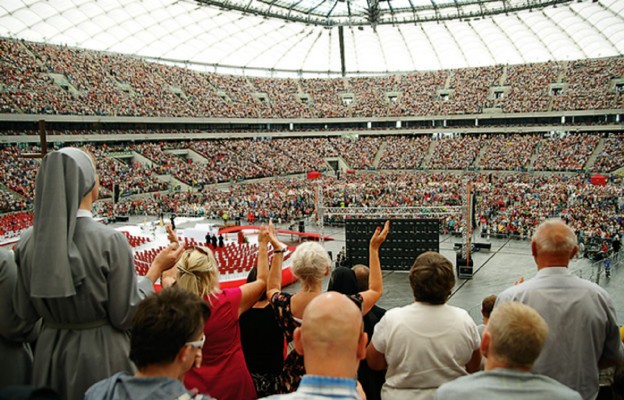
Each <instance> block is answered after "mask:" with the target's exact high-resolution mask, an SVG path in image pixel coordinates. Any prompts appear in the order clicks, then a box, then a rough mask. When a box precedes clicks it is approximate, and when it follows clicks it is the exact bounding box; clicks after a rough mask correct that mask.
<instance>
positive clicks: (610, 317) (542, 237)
mask: <svg viewBox="0 0 624 400" xmlns="http://www.w3.org/2000/svg"><path fill="white" fill-rule="evenodd" d="M531 252H532V254H533V258H534V260H535V263H536V264H537V274H536V275H535V277H534V278H532V279H530V280H527V281H526V282H524V283H521V284H519V285H517V286H513V287H511V288H509V289H507V290H505V291H504V292H503V293H501V294H500V295H499V296H498V299H497V301H496V306H495V309H496V307H497V306H498V305H499V304H501V303H503V302H506V301H510V300H511V301H518V302H521V303H524V304H527V305H529V306H531V307H533V308H534V309H535V310H537V312H538V313H539V314H540V315H541V316H542V317H543V318H544V320H546V323H547V324H548V328H549V330H550V334H549V335H548V339H547V340H546V343H545V345H544V349H543V350H542V352H541V354H540V355H539V357H538V358H537V360H536V361H535V364H534V366H533V372H534V373H538V374H543V375H546V376H549V377H551V378H553V379H556V380H558V381H559V382H561V383H563V384H564V385H566V386H568V387H570V388H572V389H574V390H576V391H577V392H579V393H580V394H581V396H582V397H583V399H587V400H589V399H595V398H596V396H597V394H598V390H599V383H598V371H599V369H601V368H607V367H609V366H613V365H615V364H616V363H617V362H618V360H622V359H623V358H624V353H623V350H622V343H621V342H620V335H619V330H618V326H617V322H616V321H617V320H616V317H615V309H614V307H613V303H612V301H611V298H610V297H609V295H608V293H607V292H606V291H605V290H604V289H602V288H601V287H600V286H598V285H596V284H594V283H592V282H589V281H587V280H583V279H580V278H579V277H577V276H576V275H574V274H572V273H570V271H569V270H568V264H569V262H570V260H571V259H572V258H573V257H574V256H575V255H576V253H577V252H578V245H577V240H576V235H575V234H574V232H573V231H572V229H570V228H569V227H568V226H567V225H566V224H565V223H564V222H563V221H562V220H559V219H551V220H547V221H545V222H543V223H542V224H541V225H540V226H539V227H538V228H537V229H536V231H535V234H534V236H533V241H532V242H531Z"/></svg>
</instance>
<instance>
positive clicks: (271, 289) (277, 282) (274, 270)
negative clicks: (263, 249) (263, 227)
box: [266, 222, 286, 300]
mask: <svg viewBox="0 0 624 400" xmlns="http://www.w3.org/2000/svg"><path fill="white" fill-rule="evenodd" d="M269 239H270V241H271V245H272V246H273V248H274V249H275V251H274V253H273V262H272V263H271V270H270V271H269V280H268V281H267V287H266V291H267V298H268V299H269V300H270V299H271V296H273V294H274V293H277V292H279V291H280V290H281V289H282V261H283V260H284V251H285V250H286V246H285V245H283V244H282V243H281V242H280V241H279V240H277V236H276V235H275V228H273V223H272V222H270V223H269Z"/></svg>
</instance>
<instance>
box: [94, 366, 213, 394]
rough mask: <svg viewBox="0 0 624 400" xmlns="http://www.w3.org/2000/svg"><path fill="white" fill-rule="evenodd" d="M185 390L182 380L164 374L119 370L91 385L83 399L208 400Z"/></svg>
mask: <svg viewBox="0 0 624 400" xmlns="http://www.w3.org/2000/svg"><path fill="white" fill-rule="evenodd" d="M210 399H212V397H210V396H206V395H201V394H197V395H194V394H193V393H191V392H189V391H188V390H186V388H185V387H184V385H183V384H182V382H180V381H178V380H175V379H171V378H168V377H164V376H159V377H141V378H137V377H134V376H132V375H130V374H128V373H126V372H119V373H117V374H115V375H113V376H111V377H110V378H108V379H104V380H102V381H100V382H98V383H96V384H95V385H93V386H91V387H90V388H89V390H87V393H85V396H84V400H210ZM212 400H214V399H212Z"/></svg>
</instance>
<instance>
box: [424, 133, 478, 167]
mask: <svg viewBox="0 0 624 400" xmlns="http://www.w3.org/2000/svg"><path fill="white" fill-rule="evenodd" d="M481 140H482V138H481V137H478V136H464V137H459V138H442V139H440V140H438V141H436V142H434V146H435V147H434V149H433V155H432V156H431V158H430V159H429V163H428V164H427V167H428V168H431V169H466V168H471V167H474V162H475V160H476V158H477V156H478V155H479V151H480V149H481V146H482V145H481Z"/></svg>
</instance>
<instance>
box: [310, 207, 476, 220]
mask: <svg viewBox="0 0 624 400" xmlns="http://www.w3.org/2000/svg"><path fill="white" fill-rule="evenodd" d="M322 210H323V211H322V215H324V216H325V217H328V218H329V217H353V216H357V217H358V218H366V217H370V218H386V217H388V218H390V217H395V218H397V217H401V218H415V217H440V216H446V215H460V214H462V213H463V212H464V207H461V206H430V207H407V206H396V207H322Z"/></svg>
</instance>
